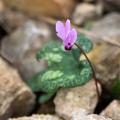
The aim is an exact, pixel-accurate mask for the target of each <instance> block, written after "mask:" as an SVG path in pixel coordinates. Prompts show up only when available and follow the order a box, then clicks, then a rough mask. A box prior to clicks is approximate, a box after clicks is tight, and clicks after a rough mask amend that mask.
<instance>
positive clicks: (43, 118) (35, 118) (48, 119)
mask: <svg viewBox="0 0 120 120" xmlns="http://www.w3.org/2000/svg"><path fill="white" fill-rule="evenodd" d="M9 120H61V119H60V118H58V117H57V116H54V115H49V114H48V115H43V114H41V115H32V116H30V117H20V118H13V119H12V118H11V119H9Z"/></svg>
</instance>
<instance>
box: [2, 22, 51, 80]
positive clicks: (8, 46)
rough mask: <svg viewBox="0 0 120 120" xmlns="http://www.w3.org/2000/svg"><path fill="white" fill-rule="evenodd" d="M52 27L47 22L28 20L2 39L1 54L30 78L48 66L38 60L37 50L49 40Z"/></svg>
mask: <svg viewBox="0 0 120 120" xmlns="http://www.w3.org/2000/svg"><path fill="white" fill-rule="evenodd" d="M50 35H51V32H50V29H49V27H48V26H47V25H46V24H45V23H42V22H41V23H36V22H33V21H27V22H26V23H25V24H24V25H23V26H21V27H20V28H18V29H17V30H16V31H15V32H13V33H12V34H11V35H10V36H8V37H6V38H4V39H3V40H2V45H1V55H2V56H3V57H4V58H5V59H7V60H8V61H9V62H11V63H12V64H14V65H16V66H17V68H18V69H19V71H20V73H21V74H22V76H23V78H24V79H30V78H31V76H32V75H34V74H35V73H36V72H38V71H40V70H43V69H44V68H45V67H46V63H45V62H44V61H40V62H38V61H37V60H36V57H35V56H36V52H37V51H38V49H39V48H41V47H42V46H43V44H45V43H46V42H47V41H48V40H50Z"/></svg>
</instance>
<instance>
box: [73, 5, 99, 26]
mask: <svg viewBox="0 0 120 120" xmlns="http://www.w3.org/2000/svg"><path fill="white" fill-rule="evenodd" d="M97 16H99V15H98V11H97V7H96V6H95V5H93V4H89V3H82V4H78V5H77V7H76V9H75V11H74V13H73V22H74V23H75V24H76V25H81V24H83V23H85V22H86V21H87V20H90V19H94V18H96V17H97Z"/></svg>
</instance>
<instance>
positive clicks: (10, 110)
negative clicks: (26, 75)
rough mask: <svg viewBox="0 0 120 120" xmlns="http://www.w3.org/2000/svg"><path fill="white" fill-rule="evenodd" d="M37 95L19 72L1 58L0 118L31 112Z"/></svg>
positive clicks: (4, 119)
mask: <svg viewBox="0 0 120 120" xmlns="http://www.w3.org/2000/svg"><path fill="white" fill-rule="evenodd" d="M34 103H35V96H34V94H33V93H32V92H31V90H30V89H29V88H28V87H27V86H26V85H25V83H24V82H23V81H22V79H21V77H20V76H19V74H18V72H17V71H16V70H15V69H14V68H12V67H11V66H10V65H8V64H7V63H6V62H5V61H4V60H3V59H2V58H0V120H6V119H7V118H9V117H11V116H19V115H26V114H28V113H30V112H31V110H32V109H33V106H34Z"/></svg>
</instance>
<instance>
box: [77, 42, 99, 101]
mask: <svg viewBox="0 0 120 120" xmlns="http://www.w3.org/2000/svg"><path fill="white" fill-rule="evenodd" d="M75 45H76V46H77V48H78V49H79V50H80V51H81V52H82V54H83V55H84V56H85V58H86V60H87V61H88V62H89V65H90V67H91V69H92V71H93V78H94V81H95V86H96V91H97V96H98V99H99V98H100V92H99V87H98V80H97V78H96V75H95V70H94V67H93V65H92V63H91V62H90V60H89V58H88V57H87V55H86V53H85V52H84V50H83V49H82V48H81V47H80V46H79V45H78V44H77V43H75Z"/></svg>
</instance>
